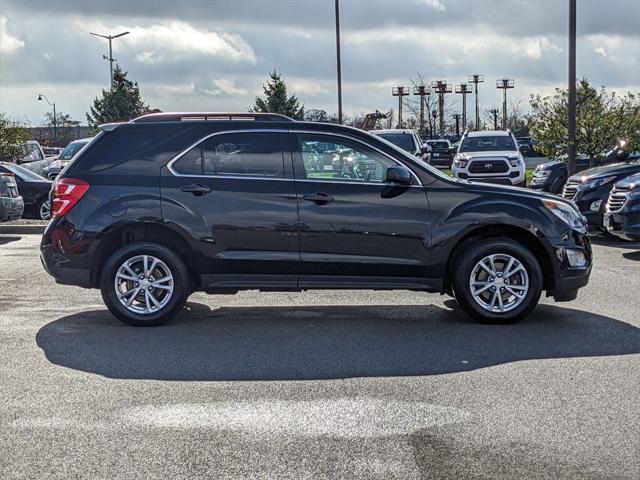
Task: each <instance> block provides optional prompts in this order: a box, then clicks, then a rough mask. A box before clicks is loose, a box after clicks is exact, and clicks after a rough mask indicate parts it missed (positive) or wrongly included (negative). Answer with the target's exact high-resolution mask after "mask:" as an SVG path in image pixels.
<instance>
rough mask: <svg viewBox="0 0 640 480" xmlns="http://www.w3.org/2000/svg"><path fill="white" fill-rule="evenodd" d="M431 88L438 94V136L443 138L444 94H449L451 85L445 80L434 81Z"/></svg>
mask: <svg viewBox="0 0 640 480" xmlns="http://www.w3.org/2000/svg"><path fill="white" fill-rule="evenodd" d="M431 88H433V91H434V92H435V93H437V94H438V109H439V110H440V112H439V115H440V125H439V132H438V135H439V136H440V138H443V137H444V94H445V93H451V84H450V83H447V81H446V80H434V81H432V82H431Z"/></svg>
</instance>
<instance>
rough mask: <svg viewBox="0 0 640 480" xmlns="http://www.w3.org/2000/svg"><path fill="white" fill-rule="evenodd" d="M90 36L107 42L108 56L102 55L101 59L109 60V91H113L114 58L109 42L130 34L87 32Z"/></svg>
mask: <svg viewBox="0 0 640 480" xmlns="http://www.w3.org/2000/svg"><path fill="white" fill-rule="evenodd" d="M89 33H90V34H91V35H95V36H96V37H101V38H106V39H107V40H109V56H108V57H107V56H106V55H102V58H103V59H104V60H109V73H110V74H111V84H110V85H111V87H110V89H111V90H113V62H114V60H115V58H113V50H112V49H111V41H112V40H113V39H114V38H118V37H124V36H125V35H128V34H129V33H130V32H122V33H118V34H117V35H100V34H99V33H93V32H89Z"/></svg>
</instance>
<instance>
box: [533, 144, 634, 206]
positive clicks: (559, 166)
mask: <svg viewBox="0 0 640 480" xmlns="http://www.w3.org/2000/svg"><path fill="white" fill-rule="evenodd" d="M637 159H640V152H629V151H628V149H627V148H626V143H625V142H619V143H618V144H617V145H616V146H615V147H614V148H613V149H611V150H610V151H609V152H606V153H605V154H604V155H602V156H601V157H600V158H598V159H596V163H597V165H595V166H601V165H610V164H612V163H619V162H621V161H633V160H637ZM590 165H591V158H590V157H589V156H588V155H585V154H578V155H576V173H577V172H581V171H583V170H587V169H588V168H589V167H590ZM567 177H568V170H567V155H562V156H561V157H559V158H558V159H557V160H553V161H550V162H545V163H541V164H540V165H538V166H537V167H536V168H535V170H534V171H533V176H532V178H531V185H529V187H530V188H533V189H534V190H543V191H545V192H550V193H555V194H561V193H562V188H563V187H564V184H565V182H566V181H567Z"/></svg>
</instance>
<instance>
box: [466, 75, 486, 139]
mask: <svg viewBox="0 0 640 480" xmlns="http://www.w3.org/2000/svg"><path fill="white" fill-rule="evenodd" d="M467 80H468V82H469V83H473V84H475V86H476V88H475V90H476V130H480V107H478V84H479V83H482V82H484V75H480V74H479V73H474V74H473V75H469V76H468V78H467Z"/></svg>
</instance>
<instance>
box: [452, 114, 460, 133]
mask: <svg viewBox="0 0 640 480" xmlns="http://www.w3.org/2000/svg"><path fill="white" fill-rule="evenodd" d="M453 119H454V120H455V121H456V137H459V136H460V114H459V113H454V114H453Z"/></svg>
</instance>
